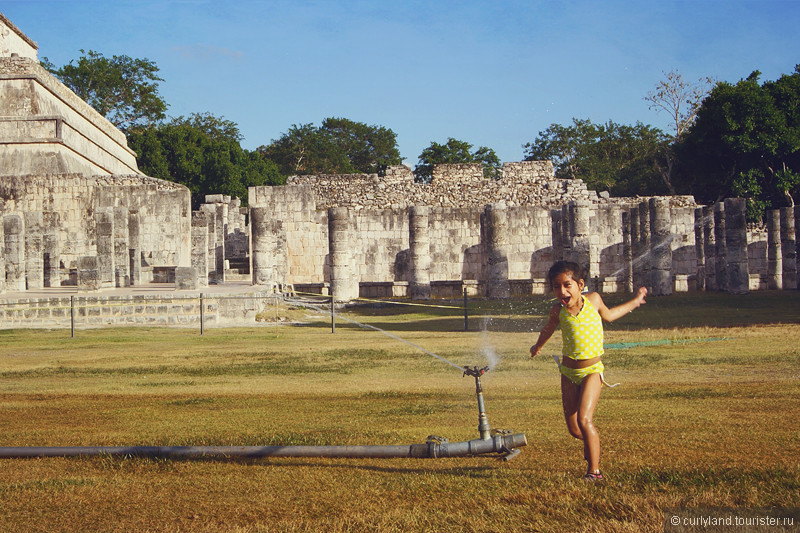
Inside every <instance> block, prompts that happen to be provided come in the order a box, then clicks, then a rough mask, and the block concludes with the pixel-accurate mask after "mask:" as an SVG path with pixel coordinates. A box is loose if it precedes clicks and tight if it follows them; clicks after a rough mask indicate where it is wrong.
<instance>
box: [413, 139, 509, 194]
mask: <svg viewBox="0 0 800 533" xmlns="http://www.w3.org/2000/svg"><path fill="white" fill-rule="evenodd" d="M461 163H480V164H481V165H482V167H483V175H484V177H486V178H491V179H497V178H499V177H500V158H498V157H497V154H496V153H495V151H494V150H492V149H491V148H487V147H485V146H480V147H478V148H477V149H475V150H474V151H473V150H472V145H471V144H469V143H468V142H465V141H459V140H457V139H453V138H452V137H450V138H449V139H447V142H446V143H445V144H440V143H437V142H431V144H430V146H428V147H427V148H425V149H424V150H423V151H422V153H421V154H420V155H419V159H418V163H417V165H416V166H415V167H414V177H415V180H416V181H418V182H422V183H428V182H430V181H431V178H433V167H434V166H435V165H443V164H461Z"/></svg>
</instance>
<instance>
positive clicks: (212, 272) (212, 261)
mask: <svg viewBox="0 0 800 533" xmlns="http://www.w3.org/2000/svg"><path fill="white" fill-rule="evenodd" d="M205 213H206V222H207V223H208V237H207V239H208V282H209V283H218V281H217V213H216V211H206V212H205Z"/></svg>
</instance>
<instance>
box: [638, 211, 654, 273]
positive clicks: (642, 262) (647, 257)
mask: <svg viewBox="0 0 800 533" xmlns="http://www.w3.org/2000/svg"><path fill="white" fill-rule="evenodd" d="M638 214H639V250H640V251H641V255H640V256H639V257H638V258H637V259H636V260H637V262H638V263H639V275H638V276H637V277H638V278H639V284H640V285H641V286H644V287H648V288H650V287H652V280H651V279H650V272H651V270H652V260H653V256H652V255H651V253H650V252H651V250H650V240H651V235H650V204H649V203H648V202H647V201H644V202H640V203H639V207H638Z"/></svg>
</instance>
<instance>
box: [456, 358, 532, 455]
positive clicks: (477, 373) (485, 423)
mask: <svg viewBox="0 0 800 533" xmlns="http://www.w3.org/2000/svg"><path fill="white" fill-rule="evenodd" d="M488 371H489V367H488V366H485V367H483V368H478V367H477V366H473V367H469V366H465V367H464V376H472V377H473V378H475V395H476V396H477V397H478V434H479V435H480V437H481V440H492V438H493V437H492V434H493V433H494V438H497V437H498V436H503V435H511V434H512V433H513V431H511V430H506V429H497V430H494V431H492V428H491V427H489V418H488V417H487V416H486V407H485V405H484V403H483V386H482V385H481V376H482V375H484V374H485V373H486V372H488ZM520 451H521V450H519V449H518V448H514V449H507V450H504V455H503V460H504V461H510V460H511V459H513V458H514V457H516V456H517V455H518V454H519V453H520Z"/></svg>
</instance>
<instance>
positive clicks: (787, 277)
mask: <svg viewBox="0 0 800 533" xmlns="http://www.w3.org/2000/svg"><path fill="white" fill-rule="evenodd" d="M798 230H800V209H796V208H794V207H783V208H781V209H775V210H771V211H767V288H769V289H797V288H798V284H797V278H798V271H800V257H798V256H797V242H798V240H799V239H800V232H799V231H798Z"/></svg>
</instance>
